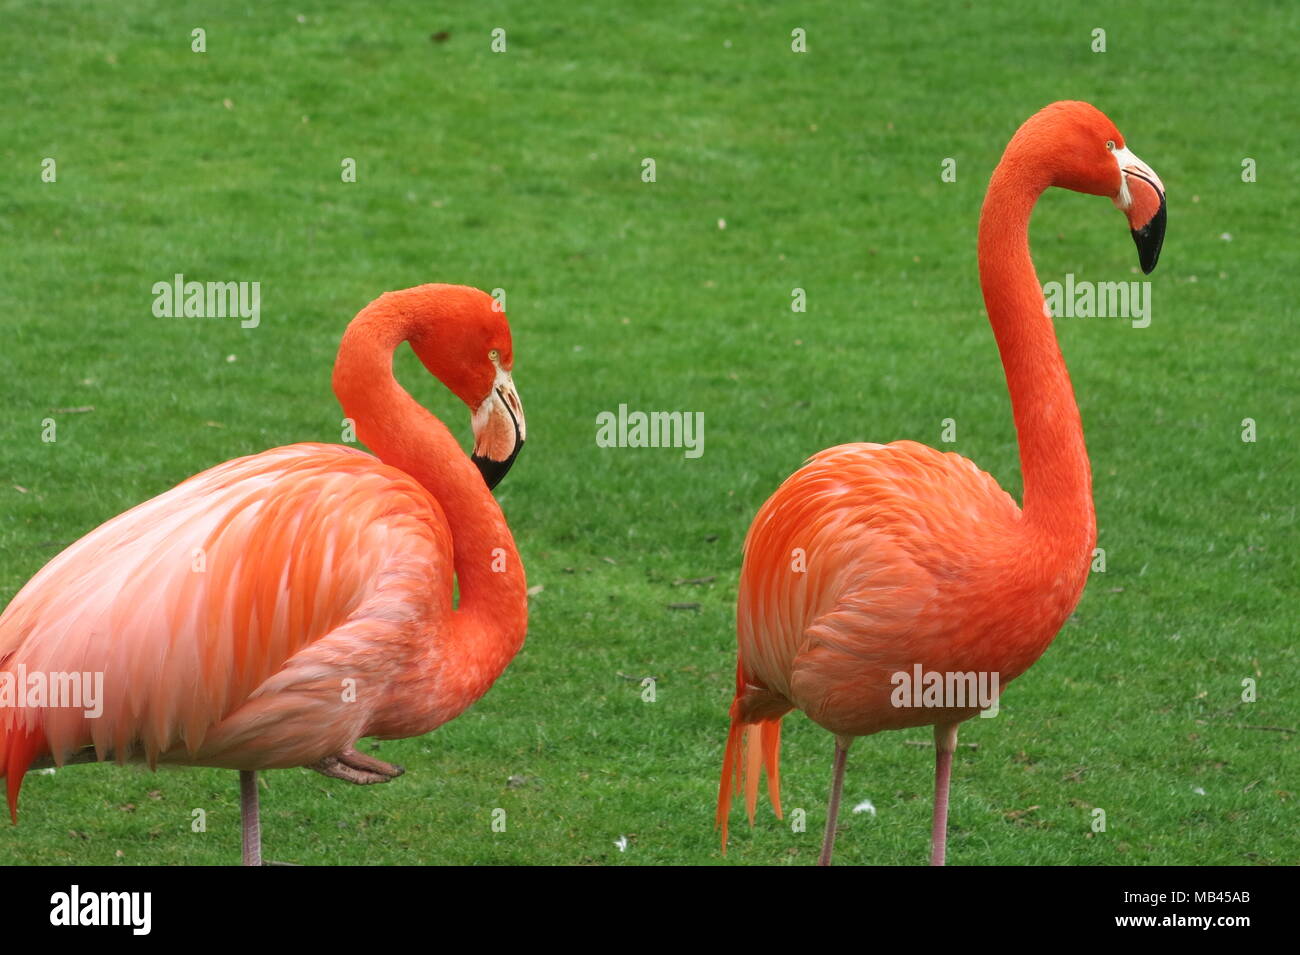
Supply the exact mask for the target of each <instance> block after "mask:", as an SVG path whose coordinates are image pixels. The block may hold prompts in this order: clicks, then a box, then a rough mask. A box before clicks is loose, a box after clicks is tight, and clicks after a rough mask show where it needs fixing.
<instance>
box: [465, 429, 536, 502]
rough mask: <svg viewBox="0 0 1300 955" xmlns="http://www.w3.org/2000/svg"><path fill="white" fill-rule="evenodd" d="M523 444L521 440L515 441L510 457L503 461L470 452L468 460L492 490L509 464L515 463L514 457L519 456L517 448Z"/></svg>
mask: <svg viewBox="0 0 1300 955" xmlns="http://www.w3.org/2000/svg"><path fill="white" fill-rule="evenodd" d="M523 446H524V443H523V442H522V441H517V442H515V449H514V450H513V451H511V452H510V457H508V458H506V459H505V460H504V461H494V460H493V459H492V458H488V457H481V456H479V455H477V454H471V455H470V460H471V461H473V462H474V465H475V466H476V467H477V468H478V471H479V473H480V474H482V475H483V482H484V483H485V484H487V486H488V490H489V491H490V490H492V489H493V488H495V487H496V486H497V485H498V484H500V483H501V479H502V478H503V477H505V476H506V472H507V471H509V470H510V466H511V465H512V464H514V463H515V458H517V457H518V456H519V449H520V448H522V447H523Z"/></svg>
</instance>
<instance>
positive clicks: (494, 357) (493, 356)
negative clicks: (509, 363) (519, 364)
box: [488, 348, 501, 361]
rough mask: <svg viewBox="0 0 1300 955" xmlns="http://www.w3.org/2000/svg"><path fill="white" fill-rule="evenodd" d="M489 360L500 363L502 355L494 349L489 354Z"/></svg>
mask: <svg viewBox="0 0 1300 955" xmlns="http://www.w3.org/2000/svg"><path fill="white" fill-rule="evenodd" d="M488 359H489V360H490V361H500V360H501V353H500V352H499V351H497V350H496V349H495V348H494V349H492V350H491V351H490V352H488Z"/></svg>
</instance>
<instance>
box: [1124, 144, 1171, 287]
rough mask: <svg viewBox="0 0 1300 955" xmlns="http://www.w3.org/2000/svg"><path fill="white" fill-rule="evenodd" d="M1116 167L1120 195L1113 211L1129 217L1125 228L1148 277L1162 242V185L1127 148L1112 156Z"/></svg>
mask: <svg viewBox="0 0 1300 955" xmlns="http://www.w3.org/2000/svg"><path fill="white" fill-rule="evenodd" d="M1112 155H1113V156H1114V157H1115V162H1117V163H1118V164H1119V179H1120V186H1119V194H1118V195H1116V196H1115V198H1114V200H1113V201H1114V203H1115V205H1116V207H1118V208H1119V209H1121V210H1123V212H1124V214H1125V215H1126V216H1128V225H1129V229H1130V231H1131V232H1132V233H1133V242H1134V243H1135V244H1136V245H1137V250H1138V264H1139V265H1141V266H1142V271H1143V272H1144V273H1146V274H1148V275H1149V274H1150V273H1151V270H1152V269H1154V268H1155V267H1156V262H1157V261H1158V260H1159V258H1160V247H1161V246H1162V245H1164V241H1165V184H1164V183H1163V182H1161V181H1160V177H1159V176H1157V175H1156V174H1155V170H1153V169H1152V168H1151V167H1150V166H1148V165H1147V164H1146V163H1144V162H1143V161H1142V160H1141V159H1138V157H1137V156H1135V155H1133V153H1131V152H1129V150H1128V149H1127V148H1124V149H1116V150H1114V151H1113V152H1112Z"/></svg>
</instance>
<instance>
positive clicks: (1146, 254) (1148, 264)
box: [1130, 196, 1165, 275]
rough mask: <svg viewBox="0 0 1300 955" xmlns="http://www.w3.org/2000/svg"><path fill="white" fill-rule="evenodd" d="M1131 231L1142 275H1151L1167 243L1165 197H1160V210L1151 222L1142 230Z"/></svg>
mask: <svg viewBox="0 0 1300 955" xmlns="http://www.w3.org/2000/svg"><path fill="white" fill-rule="evenodd" d="M1130 231H1131V232H1132V233H1133V243H1134V244H1135V245H1136V246H1137V250H1138V265H1140V266H1141V267H1142V274H1143V275H1150V274H1151V273H1152V272H1153V271H1155V267H1156V263H1157V262H1158V261H1160V248H1161V246H1163V245H1164V243H1165V197H1164V196H1161V197H1160V208H1159V209H1157V210H1156V214H1155V215H1153V216H1152V217H1151V221H1150V222H1148V223H1147V224H1146V225H1144V226H1143V227H1142V228H1140V229H1132V230H1130Z"/></svg>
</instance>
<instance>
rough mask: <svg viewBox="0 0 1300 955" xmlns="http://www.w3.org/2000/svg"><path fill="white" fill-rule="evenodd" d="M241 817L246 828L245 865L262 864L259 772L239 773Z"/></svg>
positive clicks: (247, 771)
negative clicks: (258, 807)
mask: <svg viewBox="0 0 1300 955" xmlns="http://www.w3.org/2000/svg"><path fill="white" fill-rule="evenodd" d="M239 815H240V819H241V820H242V822H243V826H244V840H243V858H244V865H261V864H262V821H261V819H260V818H259V816H258V810H257V772H256V771H254V770H251V769H241V770H240V771H239Z"/></svg>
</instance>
